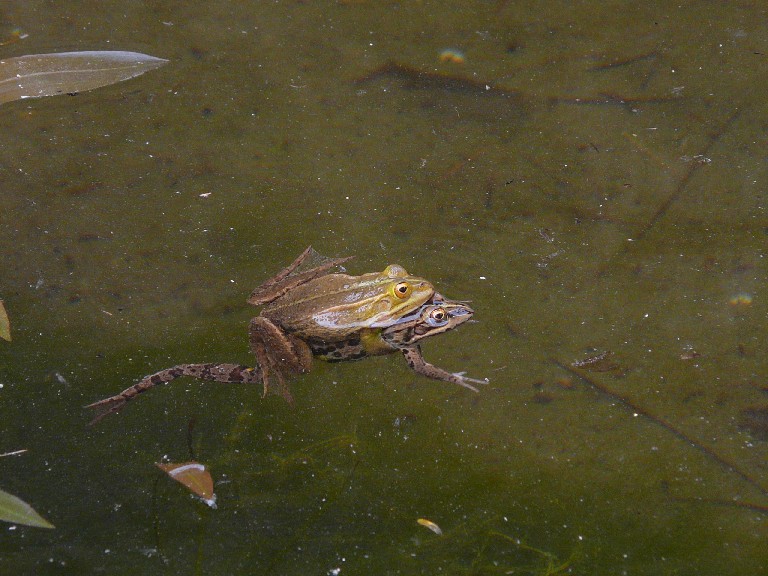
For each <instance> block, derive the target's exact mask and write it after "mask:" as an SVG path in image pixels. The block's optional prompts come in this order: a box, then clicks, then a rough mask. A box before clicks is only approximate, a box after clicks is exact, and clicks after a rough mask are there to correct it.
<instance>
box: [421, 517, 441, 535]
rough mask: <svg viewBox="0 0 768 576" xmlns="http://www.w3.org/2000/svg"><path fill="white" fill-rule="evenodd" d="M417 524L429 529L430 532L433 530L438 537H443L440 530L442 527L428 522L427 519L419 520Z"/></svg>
mask: <svg viewBox="0 0 768 576" xmlns="http://www.w3.org/2000/svg"><path fill="white" fill-rule="evenodd" d="M416 522H417V523H418V524H420V525H421V526H424V527H425V528H429V529H430V530H432V532H434V533H435V534H437V535H438V536H442V535H443V531H442V530H441V529H440V526H438V525H437V524H435V523H434V522H432V520H427V519H426V518H419V519H418V520H416Z"/></svg>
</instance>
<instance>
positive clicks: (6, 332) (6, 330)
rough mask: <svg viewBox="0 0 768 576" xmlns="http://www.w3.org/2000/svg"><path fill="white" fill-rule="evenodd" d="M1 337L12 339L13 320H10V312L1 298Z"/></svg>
mask: <svg viewBox="0 0 768 576" xmlns="http://www.w3.org/2000/svg"><path fill="white" fill-rule="evenodd" d="M0 338H2V339H3V340H8V341H9V342H10V341H11V321H10V320H8V312H6V311H5V306H4V305H3V301H2V300H0Z"/></svg>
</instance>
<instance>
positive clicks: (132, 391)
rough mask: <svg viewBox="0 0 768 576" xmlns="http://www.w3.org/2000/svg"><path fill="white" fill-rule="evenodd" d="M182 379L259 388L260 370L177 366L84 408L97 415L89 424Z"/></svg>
mask: <svg viewBox="0 0 768 576" xmlns="http://www.w3.org/2000/svg"><path fill="white" fill-rule="evenodd" d="M181 376H192V377H193V378H198V379H199V380H210V381H212V382H224V383H228V384H229V383H232V384H234V383H237V384H241V383H243V384H259V383H261V382H262V373H261V370H259V368H249V367H248V366H241V365H239V364H179V365H178V366H174V367H173V368H166V369H165V370H160V372H155V373H154V374H150V375H149V376H145V377H144V378H142V379H141V381H139V382H137V383H136V384H134V385H133V386H131V387H130V388H126V389H125V390H123V391H122V392H120V394H116V395H115V396H110V397H109V398H105V399H104V400H99V401H98V402H94V403H93V404H88V406H86V408H93V409H94V410H97V411H98V413H97V415H96V417H95V418H94V419H93V420H92V421H91V424H96V423H97V422H98V421H99V420H101V419H102V418H104V417H105V416H107V415H108V414H113V413H115V412H117V411H118V410H120V409H121V408H122V407H123V406H124V405H125V404H126V403H127V402H128V401H130V400H133V399H134V398H135V397H136V396H138V395H139V394H141V393H142V392H146V391H147V390H149V389H150V388H154V387H155V386H158V385H159V384H166V383H167V382H171V381H172V380H176V378H180V377H181Z"/></svg>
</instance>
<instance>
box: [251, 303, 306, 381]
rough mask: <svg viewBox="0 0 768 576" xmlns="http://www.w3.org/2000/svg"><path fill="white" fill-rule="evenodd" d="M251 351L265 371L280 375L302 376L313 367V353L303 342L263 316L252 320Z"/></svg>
mask: <svg viewBox="0 0 768 576" xmlns="http://www.w3.org/2000/svg"><path fill="white" fill-rule="evenodd" d="M248 331H249V337H250V345H251V351H252V352H253V353H254V354H255V355H256V359H257V360H258V361H259V363H260V364H265V365H264V366H262V368H263V369H264V370H267V371H272V370H274V371H276V372H278V373H280V374H283V375H287V374H291V373H294V374H301V373H304V372H307V371H308V370H309V369H310V368H311V366H312V352H311V350H310V349H309V346H307V345H306V343H304V342H303V341H302V340H300V339H298V338H296V337H295V336H291V335H289V334H286V333H285V332H284V331H283V330H281V329H280V328H278V327H277V326H276V325H275V324H274V323H273V322H272V321H271V320H268V319H267V318H264V317H263V316H257V317H255V318H253V319H251V324H250V326H249V330H248Z"/></svg>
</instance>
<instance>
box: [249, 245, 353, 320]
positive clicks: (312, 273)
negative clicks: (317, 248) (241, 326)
mask: <svg viewBox="0 0 768 576" xmlns="http://www.w3.org/2000/svg"><path fill="white" fill-rule="evenodd" d="M313 252H314V251H313V250H312V246H309V247H308V248H307V249H306V250H304V252H302V253H301V254H299V256H298V258H296V260H294V261H293V262H291V264H290V265H289V266H288V267H286V268H285V269H284V270H282V271H281V272H279V273H278V274H277V275H275V276H273V277H272V278H270V279H269V280H267V281H265V282H264V283H263V284H261V286H258V287H256V288H254V290H253V292H251V295H250V296H249V297H248V300H247V302H248V304H253V305H254V306H260V305H262V304H267V303H269V302H272V301H273V300H277V299H278V298H280V296H283V295H284V294H286V293H287V292H289V291H290V290H292V289H294V288H296V287H297V286H300V285H302V284H305V283H307V282H309V281H310V280H314V279H315V278H317V277H318V276H322V275H323V274H325V273H326V272H327V271H328V270H330V269H331V268H333V267H334V266H338V265H339V264H342V263H344V262H346V261H347V260H351V259H352V258H354V256H347V257H346V258H331V259H330V260H327V261H326V262H323V263H322V264H320V265H319V266H316V267H314V268H311V269H309V270H305V271H303V272H299V273H298V274H291V273H292V272H293V271H294V270H296V268H298V267H299V266H300V265H301V263H302V262H304V260H306V259H307V257H308V256H309V255H310V254H312V253H313Z"/></svg>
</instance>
